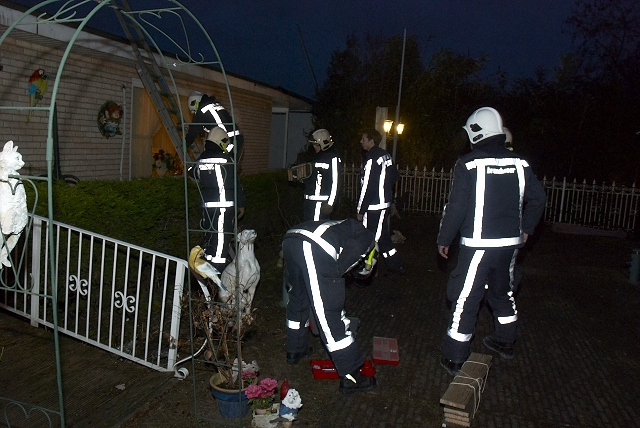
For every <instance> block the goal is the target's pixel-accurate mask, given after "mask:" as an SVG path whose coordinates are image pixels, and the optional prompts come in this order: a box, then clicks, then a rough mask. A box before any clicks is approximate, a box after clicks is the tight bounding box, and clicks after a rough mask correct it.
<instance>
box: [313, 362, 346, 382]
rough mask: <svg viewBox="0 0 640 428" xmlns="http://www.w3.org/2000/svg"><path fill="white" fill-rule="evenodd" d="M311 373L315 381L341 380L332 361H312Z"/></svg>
mask: <svg viewBox="0 0 640 428" xmlns="http://www.w3.org/2000/svg"><path fill="white" fill-rule="evenodd" d="M311 371H312V372H313V377H314V378H315V379H339V378H340V376H339V375H338V372H337V371H336V367H335V366H334V365H333V361H331V360H311Z"/></svg>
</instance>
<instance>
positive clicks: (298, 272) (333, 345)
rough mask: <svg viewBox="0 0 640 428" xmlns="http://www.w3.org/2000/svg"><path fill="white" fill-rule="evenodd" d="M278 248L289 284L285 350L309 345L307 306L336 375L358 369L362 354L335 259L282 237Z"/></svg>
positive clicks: (319, 249)
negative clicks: (346, 313)
mask: <svg viewBox="0 0 640 428" xmlns="http://www.w3.org/2000/svg"><path fill="white" fill-rule="evenodd" d="M282 250H283V255H284V260H285V265H286V269H287V275H288V281H289V285H290V287H291V291H289V302H288V303H287V343H286V350H287V352H304V351H306V350H307V348H308V347H309V329H308V324H309V312H310V311H309V309H311V313H312V314H313V317H314V318H315V319H314V320H312V322H313V323H315V324H314V325H315V326H317V328H318V332H319V334H320V338H321V339H322V342H323V344H324V345H325V347H326V348H327V351H328V352H329V354H330V355H331V359H332V360H333V364H334V365H335V367H336V370H337V371H338V374H339V375H340V376H345V375H346V374H348V373H351V372H352V371H354V370H356V369H358V368H360V366H362V364H363V363H364V356H363V355H362V352H361V351H360V348H359V347H358V345H357V344H356V342H355V341H354V340H353V337H352V335H351V331H350V330H349V320H348V319H347V318H346V316H345V313H344V300H345V285H344V279H343V278H341V276H340V273H339V272H338V269H337V267H336V262H335V260H333V259H332V258H331V257H330V256H329V255H328V254H327V253H326V252H325V251H324V250H323V249H322V248H320V247H318V246H317V245H316V244H313V243H311V242H308V241H305V240H303V239H297V238H285V240H284V241H283V243H282Z"/></svg>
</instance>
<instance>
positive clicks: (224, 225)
mask: <svg viewBox="0 0 640 428" xmlns="http://www.w3.org/2000/svg"><path fill="white" fill-rule="evenodd" d="M234 214H235V212H234V210H233V207H231V208H203V209H202V223H201V226H202V228H203V229H205V230H206V231H207V232H206V233H205V234H204V238H203V240H204V242H203V244H204V245H203V248H204V254H205V259H206V260H207V261H208V262H209V263H211V264H212V265H213V266H215V268H216V269H218V270H219V271H220V273H222V271H223V270H224V268H225V267H226V266H227V264H228V262H227V261H226V259H227V257H228V256H229V244H231V238H233V217H234ZM223 260H224V261H223Z"/></svg>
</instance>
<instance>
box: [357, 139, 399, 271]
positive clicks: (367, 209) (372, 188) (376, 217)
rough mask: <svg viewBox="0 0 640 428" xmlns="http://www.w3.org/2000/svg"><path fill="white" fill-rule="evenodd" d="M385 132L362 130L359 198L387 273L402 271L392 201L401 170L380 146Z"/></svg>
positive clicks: (362, 215)
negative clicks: (393, 228)
mask: <svg viewBox="0 0 640 428" xmlns="http://www.w3.org/2000/svg"><path fill="white" fill-rule="evenodd" d="M381 140H382V135H380V132H378V131H377V130H375V129H366V130H364V131H363V133H362V139H361V140H360V145H361V146H362V149H363V150H365V151H366V152H367V153H366V156H365V159H364V168H363V169H362V172H361V174H360V185H361V188H360V199H359V200H358V206H357V216H358V220H360V221H362V223H363V224H364V227H366V228H367V229H369V230H370V231H372V232H373V234H374V235H375V237H376V242H377V243H378V247H379V248H380V253H381V254H382V257H383V259H384V263H385V265H386V267H387V273H386V274H385V276H395V275H403V274H404V273H405V269H404V267H403V266H402V260H401V258H400V254H398V251H397V250H396V248H395V246H394V245H393V242H392V241H391V232H390V227H391V212H390V208H391V204H392V203H393V186H394V185H395V184H396V182H397V181H398V179H399V178H400V174H399V173H398V170H397V169H396V167H395V165H394V164H393V160H392V159H391V155H390V154H389V153H388V152H387V151H386V150H384V149H381V148H380V147H379V144H380V141H381Z"/></svg>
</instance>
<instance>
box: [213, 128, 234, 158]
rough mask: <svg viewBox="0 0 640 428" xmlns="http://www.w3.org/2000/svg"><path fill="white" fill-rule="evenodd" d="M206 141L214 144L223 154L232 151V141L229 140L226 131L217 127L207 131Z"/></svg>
mask: <svg viewBox="0 0 640 428" xmlns="http://www.w3.org/2000/svg"><path fill="white" fill-rule="evenodd" d="M207 141H212V142H214V143H216V144H217V145H218V146H219V147H220V148H221V149H222V151H224V152H225V153H231V152H232V151H233V140H232V139H231V138H229V136H228V135H227V133H226V131H225V130H224V129H222V128H220V127H219V126H215V127H214V128H213V129H212V130H211V131H209V135H207Z"/></svg>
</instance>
